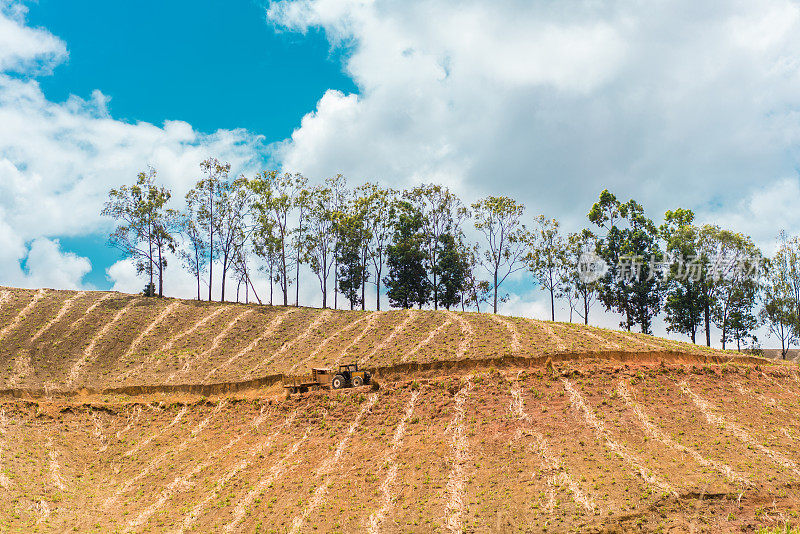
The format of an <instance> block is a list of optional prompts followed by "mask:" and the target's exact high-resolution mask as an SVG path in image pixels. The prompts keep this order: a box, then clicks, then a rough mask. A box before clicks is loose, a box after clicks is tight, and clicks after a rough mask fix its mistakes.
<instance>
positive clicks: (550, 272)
mask: <svg viewBox="0 0 800 534" xmlns="http://www.w3.org/2000/svg"><path fill="white" fill-rule="evenodd" d="M566 247H567V245H566V242H565V241H564V237H563V236H562V235H561V233H560V232H559V223H558V221H557V220H555V219H548V218H547V217H545V216H544V215H539V216H538V217H537V218H536V221H535V227H534V229H533V230H532V231H531V234H530V240H529V252H528V254H527V256H526V258H525V259H526V261H527V263H528V270H529V271H530V272H531V274H533V277H534V278H535V279H536V282H537V283H538V284H539V287H541V288H542V289H544V290H546V291H548V292H549V293H550V320H551V321H555V320H556V308H555V296H556V294H559V293H560V292H561V290H562V288H563V287H564V286H563V279H564V271H565V270H566V261H567V257H566V255H567V251H566Z"/></svg>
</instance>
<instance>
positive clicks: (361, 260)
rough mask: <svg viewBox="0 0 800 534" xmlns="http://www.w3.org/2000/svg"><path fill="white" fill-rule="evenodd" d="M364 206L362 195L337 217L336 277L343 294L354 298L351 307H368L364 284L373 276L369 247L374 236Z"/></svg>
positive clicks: (348, 298) (351, 300)
mask: <svg viewBox="0 0 800 534" xmlns="http://www.w3.org/2000/svg"><path fill="white" fill-rule="evenodd" d="M364 209H365V206H364V203H363V202H362V201H361V199H358V198H356V199H353V201H352V202H350V203H349V205H348V206H347V207H346V208H345V210H344V211H340V212H337V214H336V219H335V228H336V235H337V239H336V249H335V250H336V260H337V263H338V269H337V272H336V278H337V279H338V281H339V288H340V290H341V292H342V294H343V295H345V297H347V300H349V301H350V309H351V310H352V309H354V307H355V306H361V309H362V310H363V309H364V306H365V305H364V287H365V286H366V282H367V279H368V277H369V272H368V271H367V261H366V259H365V249H367V244H368V243H369V240H370V236H369V228H368V227H367V223H366V217H365V213H364Z"/></svg>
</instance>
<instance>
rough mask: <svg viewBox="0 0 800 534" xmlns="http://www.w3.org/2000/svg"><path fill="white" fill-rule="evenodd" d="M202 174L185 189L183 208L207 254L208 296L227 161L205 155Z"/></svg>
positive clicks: (226, 179)
mask: <svg viewBox="0 0 800 534" xmlns="http://www.w3.org/2000/svg"><path fill="white" fill-rule="evenodd" d="M200 169H201V170H202V172H203V174H204V176H203V177H202V178H201V179H200V180H198V182H197V183H196V184H195V186H194V188H192V189H190V190H189V192H188V193H186V209H187V213H188V214H189V215H190V217H191V218H192V220H193V222H194V225H195V227H196V229H197V231H198V232H199V235H200V236H202V240H203V242H204V243H205V249H206V253H207V255H208V256H207V258H208V262H207V264H208V300H209V301H211V292H212V288H213V283H214V260H216V259H217V258H218V256H219V251H218V249H217V248H215V242H214V238H215V237H218V230H219V226H220V209H221V206H220V205H221V204H222V202H223V195H224V194H225V192H226V190H227V188H228V187H229V185H230V184H229V182H228V174H229V173H230V170H231V165H230V163H222V162H220V161H219V160H218V159H216V158H208V159H207V160H205V161H203V162H202V163H201V164H200Z"/></svg>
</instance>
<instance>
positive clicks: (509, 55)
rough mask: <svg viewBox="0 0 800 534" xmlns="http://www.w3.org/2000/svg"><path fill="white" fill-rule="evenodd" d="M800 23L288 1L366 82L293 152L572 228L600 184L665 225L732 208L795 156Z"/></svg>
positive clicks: (664, 7)
mask: <svg viewBox="0 0 800 534" xmlns="http://www.w3.org/2000/svg"><path fill="white" fill-rule="evenodd" d="M798 13H800V10H799V8H798V5H797V4H796V3H794V2H791V1H789V0H767V1H756V0H748V1H743V2H737V3H730V4H719V3H712V4H702V3H701V4H698V3H697V2H692V1H689V0H674V1H671V2H661V3H655V4H654V3H652V2H650V3H641V2H628V1H620V2H611V3H600V2H580V1H574V2H573V1H567V2H556V3H553V2H542V1H533V2H530V1H521V0H498V1H492V2H483V1H479V0H472V1H467V2H456V1H454V0H430V1H427V2H388V1H381V0H376V1H362V0H284V1H281V2H274V3H272V4H271V6H270V7H269V9H268V15H269V17H270V18H271V20H273V22H274V23H275V24H277V25H278V26H280V27H285V28H287V29H289V30H294V31H306V30H308V29H310V28H316V27H319V28H322V29H324V31H325V32H326V34H327V35H328V37H329V40H330V41H331V43H332V44H333V45H334V46H343V47H345V48H346V50H347V56H346V64H345V67H346V69H347V71H348V73H349V74H350V75H351V76H352V77H353V79H354V80H355V82H356V83H357V85H358V87H359V94H358V95H344V94H341V93H339V92H335V91H328V92H327V93H325V94H324V95H323V96H322V97H321V99H320V101H319V103H318V105H317V109H316V110H314V111H313V112H311V113H309V114H308V115H307V116H306V117H305V118H304V119H303V121H302V123H301V125H300V127H299V128H298V129H297V130H296V131H295V132H294V133H293V135H292V137H291V139H290V140H287V141H286V142H285V143H283V144H281V145H280V147H279V155H280V157H281V158H282V161H283V163H284V164H285V165H286V166H287V167H289V168H291V169H298V170H302V171H304V172H306V173H308V174H309V175H312V176H324V175H328V174H331V173H334V172H343V173H345V174H346V175H348V176H351V177H354V178H356V179H381V180H383V181H385V182H390V183H393V184H397V185H404V184H406V183H409V182H411V183H413V182H419V181H423V180H436V181H441V182H444V183H447V184H451V185H453V186H454V187H455V188H456V189H457V190H459V191H460V192H461V194H462V195H463V196H464V197H466V198H467V199H473V198H475V197H478V196H482V195H485V194H488V193H490V192H491V193H504V194H508V195H511V196H514V197H516V198H518V199H520V200H522V201H524V202H525V203H526V204H527V205H528V206H529V208H530V209H529V214H530V215H531V216H533V215H534V214H535V213H539V212H543V213H546V214H548V215H550V216H557V217H559V218H561V219H562V220H563V221H564V222H565V223H566V226H567V227H575V226H577V225H585V224H586V220H585V214H586V212H587V211H588V208H589V207H590V206H591V203H592V202H593V201H594V200H595V199H596V198H597V194H598V193H599V191H600V190H601V189H603V188H609V189H611V190H612V191H615V192H616V193H617V194H618V195H619V196H621V197H625V198H628V197H634V198H637V199H639V200H640V201H643V202H644V204H645V206H646V207H647V208H648V209H649V211H650V213H651V214H653V216H654V217H656V218H657V217H658V216H659V215H660V214H661V213H663V212H664V211H665V210H666V209H671V208H674V207H677V206H683V207H691V208H695V209H697V210H698V211H707V212H710V211H711V207H712V206H713V207H715V208H718V207H719V206H735V205H737V203H739V202H741V201H742V199H744V198H746V197H747V196H748V195H750V194H752V193H753V192H754V191H755V190H757V189H758V187H759V184H762V183H765V182H767V183H772V182H775V181H777V180H780V179H782V178H783V177H785V176H787V175H790V174H793V173H794V169H795V167H796V165H797V164H798V158H797V150H796V147H797V144H798V140H800V121H799V120H798V119H800V115H798V114H797V112H796V111H795V110H796V109H798V107H800V68H799V67H800V63H798V60H797V59H796V58H797V54H796V51H797V50H798V49H800V46H799V45H800V16H798ZM745 222H746V221H745ZM771 223H772V224H774V225H776V226H777V224H778V220H777V218H776V217H773V219H772V220H771ZM749 228H750V225H748V224H745V226H743V227H742V228H741V230H742V231H745V232H746V231H748V230H749ZM795 230H800V227H797V228H795Z"/></svg>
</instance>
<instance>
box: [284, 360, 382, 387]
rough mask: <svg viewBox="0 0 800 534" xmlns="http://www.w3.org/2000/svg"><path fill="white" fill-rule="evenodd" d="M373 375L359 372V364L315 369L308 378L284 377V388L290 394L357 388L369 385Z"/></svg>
mask: <svg viewBox="0 0 800 534" xmlns="http://www.w3.org/2000/svg"><path fill="white" fill-rule="evenodd" d="M371 380H372V375H370V374H369V372H367V371H363V370H362V371H359V370H358V364H355V363H349V364H346V365H340V366H339V367H338V369H337V368H333V369H326V368H320V367H314V368H312V369H311V374H310V375H307V376H292V375H288V376H287V375H284V376H283V387H284V388H286V389H287V390H288V391H289V393H305V392H306V391H309V390H311V389H329V388H330V389H342V388H357V387H360V386H363V385H364V384H369V383H370V381H371Z"/></svg>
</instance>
